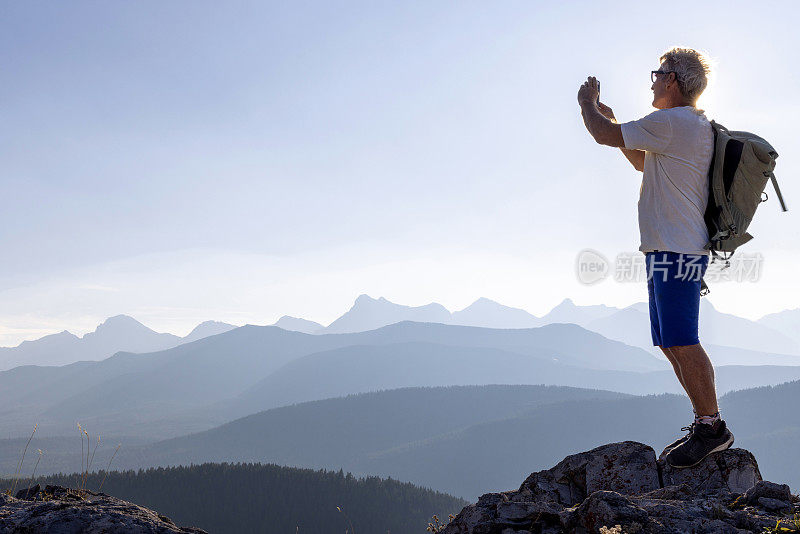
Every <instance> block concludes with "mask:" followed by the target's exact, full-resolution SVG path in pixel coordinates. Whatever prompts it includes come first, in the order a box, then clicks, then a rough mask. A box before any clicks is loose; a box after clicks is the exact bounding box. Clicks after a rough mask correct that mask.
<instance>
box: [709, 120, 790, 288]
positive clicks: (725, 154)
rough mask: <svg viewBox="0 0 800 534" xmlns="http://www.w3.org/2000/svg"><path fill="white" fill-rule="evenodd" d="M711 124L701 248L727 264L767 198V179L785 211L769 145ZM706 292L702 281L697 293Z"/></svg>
mask: <svg viewBox="0 0 800 534" xmlns="http://www.w3.org/2000/svg"><path fill="white" fill-rule="evenodd" d="M711 127H712V129H713V130H714V156H713V157H712V160H711V167H710V169H709V171H708V187H709V191H708V205H707V206H706V211H705V214H704V218H705V222H706V226H707V227H708V243H707V244H706V246H705V248H706V250H709V251H711V256H712V258H711V261H712V262H713V261H714V260H716V259H718V258H722V259H723V260H725V266H726V267H727V266H729V265H730V261H729V259H730V257H731V256H732V255H733V253H734V251H735V250H736V249H737V248H738V247H740V246H741V245H743V244H745V243H747V242H748V241H750V240H751V239H753V236H752V235H750V234H749V233H747V227H748V226H750V221H752V220H753V215H754V214H755V211H756V208H758V205H759V204H761V203H762V202H765V201H766V200H767V198H769V197H768V195H767V193H766V192H765V191H764V189H765V187H766V185H767V180H772V186H773V187H774V188H775V194H776V195H777V196H778V200H779V201H780V203H781V208H782V210H783V211H786V204H785V203H784V202H783V196H782V195H781V190H780V189H779V188H778V181H777V180H776V179H775V173H773V172H772V171H773V169H775V159H776V158H777V157H778V153H777V152H776V151H775V149H774V148H772V145H770V144H769V143H767V142H766V141H765V140H764V139H762V138H761V137H759V136H757V135H755V134H752V133H750V132H735V131H731V130H728V129H727V128H725V127H724V126H723V125H721V124H718V123H716V122H714V121H713V120H712V121H711ZM719 253H722V254H723V256H720V254H719ZM708 292H709V289H708V286H707V285H706V283H705V280H702V281H701V289H700V294H701V295H706V294H708Z"/></svg>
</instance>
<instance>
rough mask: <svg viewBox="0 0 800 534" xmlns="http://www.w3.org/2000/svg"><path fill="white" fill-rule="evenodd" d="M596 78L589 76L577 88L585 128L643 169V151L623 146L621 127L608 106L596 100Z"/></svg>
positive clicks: (595, 138) (599, 141) (604, 143)
mask: <svg viewBox="0 0 800 534" xmlns="http://www.w3.org/2000/svg"><path fill="white" fill-rule="evenodd" d="M598 97H599V92H598V91H597V80H595V79H594V77H589V80H588V81H587V82H585V83H584V84H583V85H582V86H581V88H580V89H579V90H578V103H579V104H580V106H581V115H582V116H583V123H584V124H585V125H586V129H587V130H589V133H590V134H591V135H592V137H594V140H595V141H597V142H598V143H600V144H601V145H608V146H613V147H618V148H619V149H620V150H622V153H623V154H624V155H625V157H626V158H627V159H628V161H630V162H631V165H633V168H634V169H636V170H637V171H640V172H642V171H644V151H643V150H633V149H629V148H625V140H624V139H623V138H622V128H621V127H620V125H619V124H618V123H617V120H616V119H615V118H614V112H613V111H612V110H611V108H610V107H608V106H606V105H605V104H603V103H601V102H599V101H598Z"/></svg>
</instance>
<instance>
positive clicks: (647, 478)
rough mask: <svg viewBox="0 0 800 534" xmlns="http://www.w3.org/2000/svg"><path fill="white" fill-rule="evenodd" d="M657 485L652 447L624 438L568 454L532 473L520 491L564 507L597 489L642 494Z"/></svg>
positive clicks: (528, 496) (525, 496) (528, 497)
mask: <svg viewBox="0 0 800 534" xmlns="http://www.w3.org/2000/svg"><path fill="white" fill-rule="evenodd" d="M658 487H659V482H658V465H657V464H656V455H655V452H654V451H653V449H652V448H651V447H648V446H647V445H643V444H641V443H636V442H635V441H623V442H621V443H611V444H608V445H603V446H601V447H597V448H596V449H592V450H591V451H587V452H581V453H578V454H573V455H572V456H567V457H566V458H564V459H563V460H562V461H561V462H560V463H559V464H558V465H556V466H555V467H553V468H552V469H548V470H547V471H539V472H538V473H533V474H532V475H531V476H529V477H528V478H527V480H525V482H523V483H522V486H520V489H519V492H520V493H521V494H522V496H523V497H524V498H525V500H530V498H532V497H536V498H538V499H543V500H547V501H552V502H557V503H560V504H563V505H566V506H572V505H574V504H577V503H580V502H583V500H584V499H586V496H587V495H589V494H591V493H593V492H595V491H599V490H605V491H616V492H619V493H624V494H628V493H642V492H646V491H650V490H653V489H656V488H658Z"/></svg>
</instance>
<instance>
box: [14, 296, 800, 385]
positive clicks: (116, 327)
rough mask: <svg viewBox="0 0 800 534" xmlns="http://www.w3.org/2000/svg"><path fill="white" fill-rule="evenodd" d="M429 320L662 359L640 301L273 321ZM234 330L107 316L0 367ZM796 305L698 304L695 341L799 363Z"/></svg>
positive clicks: (432, 308)
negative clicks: (726, 307) (522, 331)
mask: <svg viewBox="0 0 800 534" xmlns="http://www.w3.org/2000/svg"><path fill="white" fill-rule="evenodd" d="M401 321H415V322H431V323H441V324H451V325H462V326H475V327H484V328H496V329H518V328H533V327H538V326H544V325H547V324H553V323H572V324H576V325H579V326H582V327H584V328H586V329H588V330H591V331H594V332H597V333H600V334H602V335H603V336H605V337H607V338H609V339H614V340H617V341H622V342H623V343H626V344H628V345H632V346H636V347H640V348H642V349H645V350H647V351H649V352H651V353H652V354H654V355H655V356H656V357H657V358H659V359H664V358H663V355H662V354H661V352H660V351H659V350H658V349H657V348H655V347H653V345H652V341H651V338H650V324H649V311H648V306H647V303H643V302H639V303H635V304H632V305H630V306H627V307H625V308H615V307H611V306H605V305H589V306H579V305H576V304H575V303H574V302H573V301H572V300H571V299H564V300H563V301H562V302H561V303H559V304H558V305H557V306H555V307H554V308H553V309H552V310H550V312H548V313H547V314H546V315H544V316H542V317H537V316H535V315H533V314H531V313H529V312H527V311H525V310H523V309H520V308H513V307H509V306H504V305H502V304H500V303H497V302H495V301H492V300H489V299H487V298H483V297H482V298H479V299H478V300H476V301H475V302H473V303H472V304H470V305H469V306H467V307H466V308H464V309H463V310H460V311H455V312H450V311H448V310H447V309H446V308H445V307H444V306H442V305H440V304H436V303H431V304H427V305H424V306H404V305H400V304H395V303H393V302H390V301H388V300H387V299H385V298H384V297H380V298H378V299H374V298H372V297H370V296H368V295H366V294H363V295H360V296H359V297H358V298H357V299H356V300H355V302H354V304H353V306H352V307H351V308H350V309H349V310H348V311H347V312H345V313H344V314H343V315H342V316H340V317H339V318H338V319H336V320H335V321H333V322H332V323H331V324H329V325H328V326H327V327H325V326H323V325H322V324H320V323H317V322H314V321H309V320H307V319H302V318H298V317H291V316H288V315H284V316H283V317H281V318H280V319H279V320H278V321H276V322H275V323H273V325H274V326H277V327H279V328H282V329H284V330H291V331H296V332H302V333H306V334H338V333H354V332H363V331H367V330H374V329H376V328H380V327H382V326H387V325H389V324H393V323H397V322H401ZM233 328H236V327H235V326H234V325H230V324H227V323H221V322H216V321H207V322H204V323H202V324H200V325H198V326H197V327H196V328H195V329H194V330H193V331H192V332H191V333H190V334H189V335H187V336H185V337H183V338H181V337H178V336H174V335H172V334H165V333H158V332H155V331H153V330H151V329H149V328H147V327H145V326H144V325H142V324H141V323H139V322H138V321H136V320H135V319H133V318H131V317H128V316H124V315H119V316H115V317H111V318H109V319H107V320H106V321H105V322H104V323H102V324H101V325H99V326H98V327H97V329H96V330H95V331H94V332H91V333H88V334H86V335H84V336H83V337H78V336H75V335H74V334H71V333H69V332H67V331H64V332H61V333H58V334H53V335H49V336H45V337H43V338H41V339H38V340H35V341H25V342H23V343H22V344H20V345H19V346H17V347H0V370H5V369H11V368H13V367H15V366H19V365H66V364H69V363H74V362H77V361H84V360H89V361H96V360H101V359H104V358H107V357H109V356H111V355H113V354H116V353H117V352H132V353H146V352H154V351H158V350H164V349H168V348H172V347H175V346H178V345H180V344H183V343H188V342H191V341H196V340H198V339H201V338H203V337H208V336H211V335H216V334H220V333H223V332H226V331H228V330H231V329H233ZM797 332H800V309H796V310H786V311H783V312H779V313H774V314H769V315H766V316H764V317H762V318H761V319H759V320H758V321H751V320H748V319H744V318H741V317H737V316H735V315H731V314H726V313H721V312H719V311H717V310H716V309H715V308H714V306H713V305H712V304H711V303H710V302H709V301H708V300H707V299H703V300H702V301H701V312H700V339H701V341H702V342H703V344H704V346H705V347H706V348H707V349H708V352H709V355H710V356H711V358H712V360H713V361H714V363H715V364H717V365H800V337H798V334H797Z"/></svg>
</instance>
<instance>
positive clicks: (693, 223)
mask: <svg viewBox="0 0 800 534" xmlns="http://www.w3.org/2000/svg"><path fill="white" fill-rule="evenodd" d="M620 126H621V128H622V138H623V139H624V141H625V148H632V149H638V150H644V151H645V155H644V176H643V177H642V186H641V189H640V190H639V233H640V234H641V240H642V242H641V245H640V246H639V250H640V251H642V252H650V251H653V250H665V251H672V252H683V253H688V254H708V251H707V250H705V249H704V248H703V247H704V246H705V245H706V243H708V228H707V227H706V223H705V220H704V219H703V214H704V213H705V211H706V204H707V203H708V170H709V167H710V166H711V158H712V157H713V154H714V146H713V144H714V132H713V130H712V128H711V124H710V123H709V122H708V119H706V116H705V115H704V114H703V110H699V109H696V108H694V107H692V106H681V107H676V108H669V109H659V110H657V111H654V112H653V113H651V114H649V115H647V116H645V117H642V118H641V119H639V120H637V121H631V122H626V123H623V124H621V125H620Z"/></svg>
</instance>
